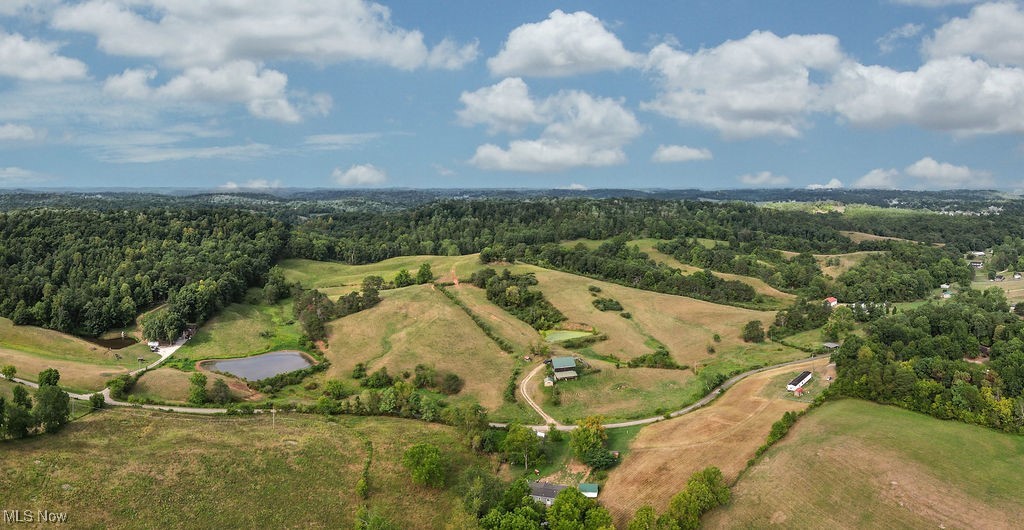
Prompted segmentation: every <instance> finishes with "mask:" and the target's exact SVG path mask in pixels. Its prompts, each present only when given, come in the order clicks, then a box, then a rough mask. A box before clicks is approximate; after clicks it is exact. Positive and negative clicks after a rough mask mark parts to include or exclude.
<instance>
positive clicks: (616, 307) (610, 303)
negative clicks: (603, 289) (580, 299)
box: [591, 298, 622, 311]
mask: <svg viewBox="0 0 1024 530" xmlns="http://www.w3.org/2000/svg"><path fill="white" fill-rule="evenodd" d="M591 303H593V304H594V307H596V308H598V309H600V310H601V311H622V304H620V303H619V301H618V300H615V299H612V298H596V299H594V300H593V301H592V302H591Z"/></svg>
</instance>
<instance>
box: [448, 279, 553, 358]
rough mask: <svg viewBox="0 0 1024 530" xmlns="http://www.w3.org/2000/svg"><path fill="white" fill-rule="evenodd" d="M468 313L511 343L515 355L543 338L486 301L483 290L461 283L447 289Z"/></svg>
mask: <svg viewBox="0 0 1024 530" xmlns="http://www.w3.org/2000/svg"><path fill="white" fill-rule="evenodd" d="M448 290H449V291H450V292H452V293H455V296H457V297H458V298H459V300H461V301H462V302H463V303H464V304H466V306H467V307H469V309H470V311H472V312H473V313H474V314H475V315H477V316H479V317H480V318H482V319H483V320H484V321H485V322H487V323H488V324H489V325H490V326H491V328H492V329H493V330H494V332H495V333H497V334H498V336H500V337H502V338H504V339H505V340H507V341H509V342H511V343H512V345H513V346H514V347H515V350H516V353H518V354H520V355H521V354H523V353H525V352H526V351H527V349H528V348H529V346H530V344H535V343H540V342H542V341H543V338H542V337H541V336H540V334H539V333H537V330H535V329H533V328H532V327H530V325H529V324H527V323H525V322H523V321H522V320H519V319H518V318H516V317H514V316H512V315H511V314H509V313H508V312H507V311H505V310H504V309H502V308H500V307H498V306H497V305H495V304H494V303H493V302H491V301H490V300H488V299H487V293H486V292H485V291H484V290H483V289H478V288H476V287H473V286H472V285H470V284H468V283H461V284H459V285H453V286H451V287H448Z"/></svg>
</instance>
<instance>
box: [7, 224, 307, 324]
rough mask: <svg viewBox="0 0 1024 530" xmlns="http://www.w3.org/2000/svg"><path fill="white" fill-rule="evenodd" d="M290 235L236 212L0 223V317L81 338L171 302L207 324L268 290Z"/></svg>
mask: <svg viewBox="0 0 1024 530" xmlns="http://www.w3.org/2000/svg"><path fill="white" fill-rule="evenodd" d="M287 237H288V229H287V227H286V226H285V225H284V224H283V223H281V222H279V221H275V220H274V219H271V218H270V217H267V216H265V215H261V214H257V213H251V212H247V211H244V210H234V209H223V208H218V209H202V210H190V209H146V210H137V211H132V210H124V211H95V210H80V209H71V210H51V209H30V210H15V211H10V212H4V213H0V269H2V271H3V274H0V315H3V316H5V317H8V318H10V319H12V320H13V321H14V322H15V323H16V324H33V325H39V326H43V327H47V328H51V329H56V330H59V331H64V332H69V333H75V334H80V335H87V336H88V335H97V334H99V333H102V332H103V331H105V330H107V329H110V328H114V327H120V326H124V325H127V324H129V323H131V322H132V321H133V320H134V319H135V317H136V316H137V315H138V314H139V313H140V312H141V311H142V310H143V309H145V308H147V307H150V306H152V305H154V304H156V303H160V302H163V301H165V300H168V299H170V300H171V301H172V302H173V304H174V305H175V306H176V309H177V311H178V314H179V315H180V316H181V318H182V319H184V320H185V321H190V322H193V321H202V320H205V319H206V318H208V317H209V316H211V315H212V314H214V313H215V312H216V311H217V310H218V309H219V308H220V307H221V306H223V305H224V304H225V303H228V302H230V301H234V300H238V299H239V298H240V297H241V296H242V294H244V292H245V289H246V288H247V287H249V286H255V285H261V284H262V282H263V276H264V275H265V274H266V272H267V271H268V270H269V269H270V267H271V265H272V264H273V262H274V261H275V260H276V259H278V258H279V257H281V253H282V251H283V249H284V248H285V244H286V241H287Z"/></svg>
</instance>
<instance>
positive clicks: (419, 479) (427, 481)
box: [402, 443, 448, 488]
mask: <svg viewBox="0 0 1024 530" xmlns="http://www.w3.org/2000/svg"><path fill="white" fill-rule="evenodd" d="M402 465H403V466H405V468H406V469H408V470H409V474H410V476H411V477H412V481H413V482H414V483H416V484H420V485H422V486H430V487H433V488H441V487H444V483H445V479H446V478H447V475H448V457H447V456H445V455H444V454H443V453H441V449H440V448H438V447H437V446H436V445H433V444H426V443H423V444H416V445H414V446H412V447H410V448H409V449H408V450H406V451H405V454H404V455H402Z"/></svg>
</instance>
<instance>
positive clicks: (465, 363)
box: [325, 285, 539, 419]
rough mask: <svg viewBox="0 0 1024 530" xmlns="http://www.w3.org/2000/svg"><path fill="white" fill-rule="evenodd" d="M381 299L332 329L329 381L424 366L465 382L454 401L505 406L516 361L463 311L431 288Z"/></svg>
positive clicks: (333, 324)
mask: <svg viewBox="0 0 1024 530" xmlns="http://www.w3.org/2000/svg"><path fill="white" fill-rule="evenodd" d="M381 296H382V298H383V300H382V301H381V302H380V304H378V305H377V306H375V307H373V308H371V309H368V310H365V311H362V312H359V313H356V314H354V315H349V316H347V317H344V318H341V319H338V320H335V321H333V322H331V323H330V324H329V325H328V344H329V347H328V349H327V351H326V352H325V356H326V357H327V359H328V360H329V361H331V366H330V368H328V370H327V372H326V375H325V377H326V378H328V379H345V380H349V381H351V379H350V375H351V373H352V370H353V368H355V366H356V364H357V363H363V364H364V365H365V366H366V370H367V372H374V371H376V370H379V369H381V368H387V370H388V372H389V373H390V374H391V375H392V376H395V377H401V374H402V373H403V372H404V371H410V372H411V371H412V370H413V368H414V367H415V366H416V365H417V364H424V365H427V366H431V367H433V368H434V369H436V370H446V371H449V372H452V373H455V374H457V375H458V376H459V377H461V378H462V379H463V380H464V381H465V387H464V388H463V389H462V391H461V392H460V393H459V394H458V395H457V396H454V397H453V399H457V398H459V397H462V396H469V397H472V398H473V399H475V400H477V401H478V402H479V403H480V404H481V405H483V406H484V407H485V408H487V409H488V410H491V411H497V409H499V407H501V406H502V404H503V403H504V401H503V399H502V391H503V389H504V388H505V383H506V380H507V379H508V377H509V374H511V373H512V369H513V368H514V366H515V364H516V360H515V358H514V357H513V356H512V355H509V354H507V353H505V352H503V351H501V350H500V349H499V348H498V346H497V345H496V344H495V343H494V342H493V341H492V340H491V339H490V338H488V337H487V335H485V334H484V333H483V332H482V331H481V330H480V328H478V327H477V326H476V324H474V323H473V321H472V320H471V319H470V318H469V316H468V315H466V313H465V312H463V310H462V309H460V308H459V307H458V306H456V305H455V304H453V303H452V302H451V301H450V300H448V299H447V298H446V297H445V296H444V295H443V294H442V293H441V292H440V291H439V290H437V289H435V288H433V287H432V286H429V285H417V286H411V287H404V288H402V289H393V290H388V291H383V292H382V293H381ZM513 411H514V412H515V413H516V414H517V415H516V416H513V417H511V418H508V419H533V416H532V414H530V415H527V416H526V417H525V418H523V417H522V416H521V415H522V414H523V410H522V409H519V408H518V407H517V408H514V409H511V411H509V410H507V411H506V412H513ZM498 417H500V413H499V416H498ZM537 419H539V418H537Z"/></svg>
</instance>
